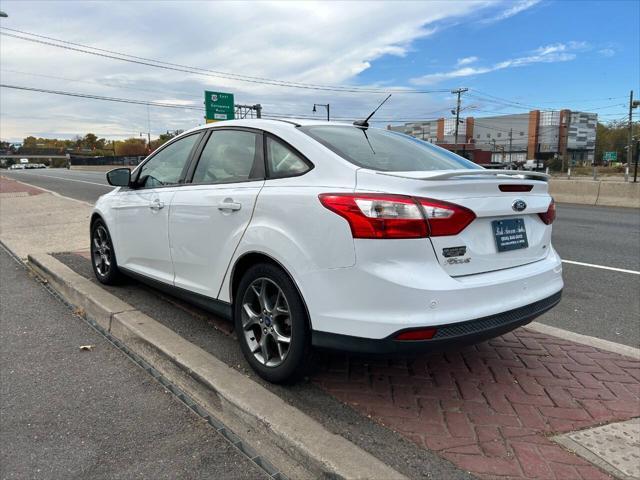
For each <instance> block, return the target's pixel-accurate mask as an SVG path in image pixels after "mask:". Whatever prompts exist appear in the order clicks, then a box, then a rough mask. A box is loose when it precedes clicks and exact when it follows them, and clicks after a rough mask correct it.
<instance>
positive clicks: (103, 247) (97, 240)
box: [90, 219, 122, 285]
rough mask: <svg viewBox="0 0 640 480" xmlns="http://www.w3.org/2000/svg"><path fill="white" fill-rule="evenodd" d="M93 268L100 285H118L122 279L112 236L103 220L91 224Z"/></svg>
mask: <svg viewBox="0 0 640 480" xmlns="http://www.w3.org/2000/svg"><path fill="white" fill-rule="evenodd" d="M90 247H91V266H92V267H93V273H94V274H95V276H96V278H97V279H98V281H99V282H100V283H103V284H105V285H116V284H117V283H119V282H120V280H121V279H122V274H121V273H120V270H119V269H118V262H117V260H116V252H115V251H114V249H113V243H112V242H111V235H110V234H109V230H108V229H107V226H106V225H105V224H104V222H103V221H102V220H101V219H98V220H96V221H95V222H93V223H92V224H91V245H90Z"/></svg>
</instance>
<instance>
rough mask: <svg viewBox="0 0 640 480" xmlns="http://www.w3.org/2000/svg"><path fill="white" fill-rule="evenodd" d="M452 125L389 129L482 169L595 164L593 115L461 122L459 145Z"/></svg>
mask: <svg viewBox="0 0 640 480" xmlns="http://www.w3.org/2000/svg"><path fill="white" fill-rule="evenodd" d="M455 122H456V119H455V118H439V119H437V120H430V121H425V122H417V123H406V124H404V125H401V126H389V127H388V128H389V129H390V130H394V131H398V132H402V133H406V134H409V135H412V136H414V137H417V138H421V139H423V140H426V141H428V142H432V143H436V144H438V145H440V146H442V147H444V148H447V149H449V150H452V151H457V152H458V153H459V154H461V155H463V156H465V157H466V158H469V159H470V160H473V161H474V162H476V163H480V164H487V163H512V162H518V163H522V162H525V161H526V160H539V161H540V162H541V163H543V162H545V161H549V160H552V159H554V158H559V159H561V160H562V161H563V163H564V164H565V165H571V164H573V165H576V164H577V165H588V164H591V163H592V162H593V161H594V157H595V148H596V126H597V123H598V115H597V114H595V113H585V112H574V111H571V110H554V111H540V110H532V111H530V112H529V113H517V114H512V115H499V116H494V117H481V118H474V117H466V118H461V119H460V123H459V125H458V142H457V144H456V140H455V126H456V125H455Z"/></svg>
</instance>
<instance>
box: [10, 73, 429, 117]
mask: <svg viewBox="0 0 640 480" xmlns="http://www.w3.org/2000/svg"><path fill="white" fill-rule="evenodd" d="M0 87H1V88H10V89H14V90H22V91H30V92H39V93H48V94H52V95H62V96H68V97H76V98H84V99H89V100H101V101H108V102H116V103H125V104H131V105H145V106H150V107H161V108H173V109H187V110H196V111H200V112H203V111H205V108H204V107H201V106H195V105H181V104H177V103H169V102H153V101H147V100H137V99H132V98H121V97H107V96H103V95H93V94H87V93H79V92H68V91H62V90H51V89H46V88H36V87H26V86H23V85H10V84H5V83H1V84H0ZM263 117H264V118H271V119H275V118H299V119H309V120H316V119H317V117H315V116H313V115H309V114H295V113H291V114H273V113H272V114H264V115H263ZM333 118H336V119H338V120H344V121H354V120H357V119H358V118H357V117H333ZM371 121H374V120H373V119H372V120H371ZM375 121H376V122H379V123H380V122H383V123H388V122H416V121H422V120H416V119H402V118H379V119H376V120H375Z"/></svg>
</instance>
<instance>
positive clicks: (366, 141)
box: [300, 125, 481, 172]
mask: <svg viewBox="0 0 640 480" xmlns="http://www.w3.org/2000/svg"><path fill="white" fill-rule="evenodd" d="M300 130H301V131H303V132H304V133H306V134H307V135H309V136H310V137H312V138H313V139H315V140H317V141H318V142H320V143H322V144H323V145H324V146H325V147H327V148H329V149H330V150H332V151H333V152H334V153H336V154H338V155H340V156H341V157H342V158H344V159H345V160H348V161H349V162H351V163H353V164H355V165H357V166H359V167H363V168H369V169H371V170H378V171H385V172H403V171H405V172H407V171H430V170H459V169H474V168H481V167H479V166H478V165H476V164H475V163H473V162H470V161H469V160H466V159H464V158H462V157H460V156H458V155H456V154H455V153H452V152H449V151H448V150H445V149H443V148H440V147H436V146H435V145H432V144H431V143H428V142H424V141H422V140H418V139H417V138H414V137H410V136H408V135H404V134H401V133H398V132H393V131H390V130H381V129H379V128H368V129H363V128H358V127H352V126H349V125H342V126H340V125H336V126H327V125H311V126H307V127H300Z"/></svg>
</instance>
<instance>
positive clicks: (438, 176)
mask: <svg viewBox="0 0 640 480" xmlns="http://www.w3.org/2000/svg"><path fill="white" fill-rule="evenodd" d="M377 173H378V174H379V175H389V176H392V177H401V178H413V179H416V180H446V179H449V178H456V177H477V176H482V177H510V178H512V179H514V180H516V179H517V180H542V181H543V182H548V181H549V178H551V177H550V175H547V174H546V173H541V172H528V171H524V170H488V169H487V170H485V169H482V170H480V169H465V170H441V171H439V172H438V171H434V172H433V173H429V172H377Z"/></svg>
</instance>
